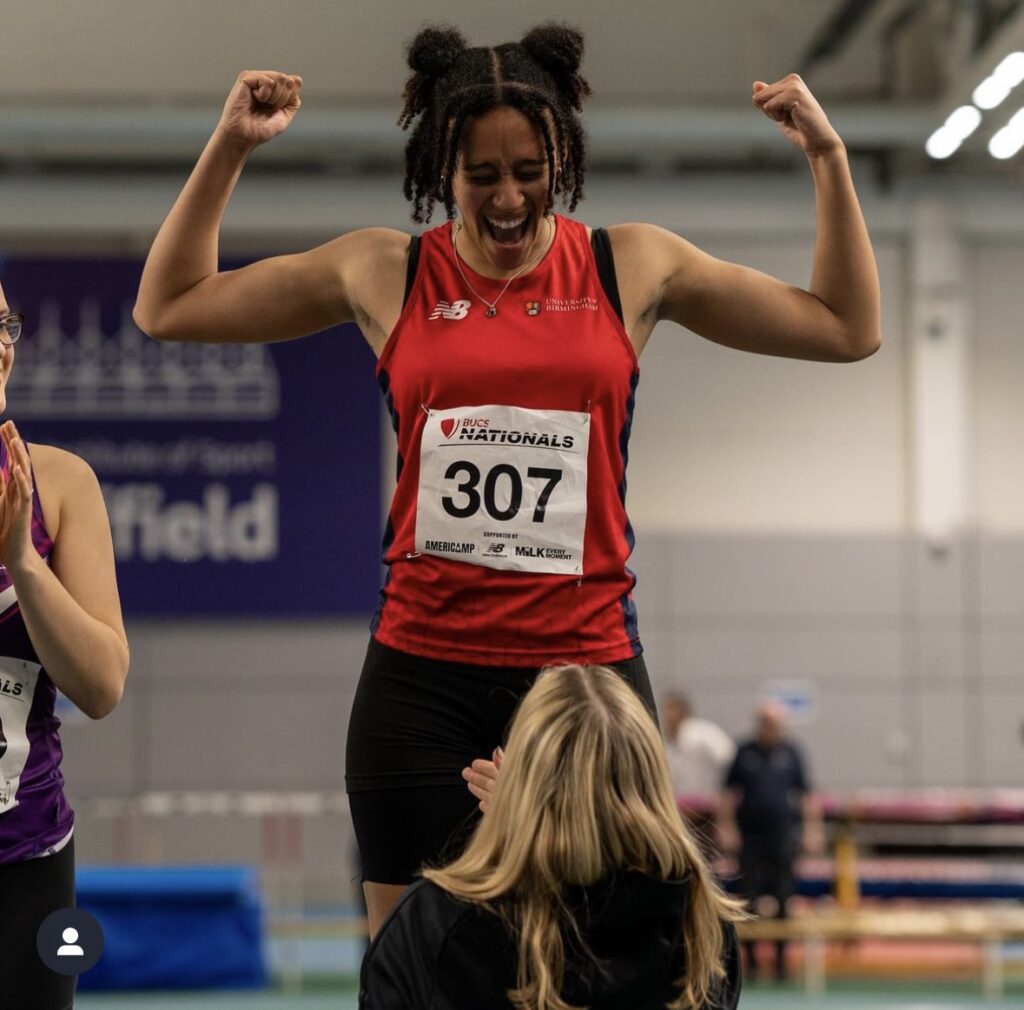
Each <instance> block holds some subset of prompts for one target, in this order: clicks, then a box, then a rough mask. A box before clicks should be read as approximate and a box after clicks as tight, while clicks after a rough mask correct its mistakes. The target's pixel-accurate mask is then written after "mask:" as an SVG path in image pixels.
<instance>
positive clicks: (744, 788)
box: [719, 701, 822, 979]
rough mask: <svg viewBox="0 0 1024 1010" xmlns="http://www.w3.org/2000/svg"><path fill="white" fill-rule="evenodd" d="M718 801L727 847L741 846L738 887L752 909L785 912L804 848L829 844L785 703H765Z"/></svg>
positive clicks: (779, 948) (753, 958) (781, 951)
mask: <svg viewBox="0 0 1024 1010" xmlns="http://www.w3.org/2000/svg"><path fill="white" fill-rule="evenodd" d="M724 786H725V788H724V791H723V794H722V800H721V804H720V807H719V838H720V841H721V845H722V848H723V850H725V851H732V852H735V851H737V850H738V851H739V880H738V884H739V890H740V892H741V893H742V894H744V895H745V896H746V897H747V898H748V899H749V901H750V903H751V911H754V912H757V913H759V914H762V915H768V914H771V915H773V916H774V917H775V918H779V919H785V918H786V917H787V915H788V902H789V898H790V896H791V895H792V893H793V867H794V863H795V862H796V857H797V853H798V851H799V850H800V848H801V844H802V847H803V849H804V851H806V852H819V851H820V850H821V847H822V833H821V814H820V811H819V808H818V804H817V802H816V800H815V799H814V797H813V795H812V793H811V786H810V781H809V779H808V776H807V770H806V763H805V761H804V757H803V754H802V753H801V751H800V748H799V747H798V746H797V745H796V744H795V743H794V742H793V741H792V740H789V739H787V737H786V709H785V708H784V707H783V706H782V705H781V704H779V703H778V702H774V701H769V702H765V703H763V704H762V705H760V706H758V709H757V732H756V735H755V736H754V737H753V738H752V739H750V740H747V741H745V742H743V743H741V744H740V746H739V749H738V750H737V751H736V757H735V759H734V760H733V762H732V766H731V767H730V768H729V771H728V772H727V773H726V777H725V783H724ZM745 948H746V955H747V963H746V973H747V976H748V977H749V978H754V977H755V976H756V974H757V955H756V945H755V944H754V943H747V944H745ZM775 974H776V977H777V978H779V979H782V978H785V976H786V944H785V941H782V940H780V941H778V943H777V944H776V947H775Z"/></svg>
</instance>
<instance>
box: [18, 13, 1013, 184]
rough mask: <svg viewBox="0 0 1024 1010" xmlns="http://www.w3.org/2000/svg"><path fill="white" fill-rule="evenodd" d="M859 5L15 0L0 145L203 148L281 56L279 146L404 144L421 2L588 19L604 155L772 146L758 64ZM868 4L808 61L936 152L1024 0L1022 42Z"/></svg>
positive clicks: (540, 17) (82, 153)
mask: <svg viewBox="0 0 1024 1010" xmlns="http://www.w3.org/2000/svg"><path fill="white" fill-rule="evenodd" d="M851 6H852V0H633V2H628V0H591V2H588V3H586V4H583V3H581V2H580V0H577V2H576V3H570V2H566V0H516V2H515V3H505V4H498V3H495V2H493V0H492V2H490V3H487V2H483V0H475V2H473V3H470V2H467V0H434V2H433V3H432V4H431V6H430V9H429V11H425V9H424V7H423V6H422V5H419V4H417V3H415V2H413V0H379V2H376V3H366V2H363V3H355V2H353V0H289V2H285V3H282V2H280V0H174V2H167V0H88V2H74V3H70V2H68V0H4V2H3V5H2V12H0V13H2V26H3V35H4V43H3V48H4V58H3V65H4V74H3V78H4V84H3V94H2V97H0V117H2V119H3V145H0V157H4V156H6V160H7V163H8V164H9V165H10V164H11V163H12V162H13V163H14V164H15V167H17V163H18V162H19V160H21V161H24V162H30V161H33V160H36V161H38V160H39V159H43V160H47V161H54V160H56V161H60V160H61V159H62V158H67V159H70V160H72V161H77V162H81V161H83V160H84V161H86V162H88V163H90V164H93V165H97V166H102V164H104V163H105V162H106V161H110V162H113V163H116V162H118V161H121V162H123V161H124V160H126V159H129V160H131V159H138V160H143V161H144V160H146V159H147V158H149V159H151V160H152V159H155V160H158V161H167V160H181V161H188V160H191V159H192V158H193V157H194V154H195V150H196V147H197V145H198V144H201V142H202V137H203V136H204V134H205V133H206V132H208V130H209V128H210V127H211V126H212V124H213V122H214V121H215V118H216V115H217V111H218V109H219V107H220V104H221V102H222V100H223V96H224V94H225V93H226V92H227V90H228V88H229V87H230V84H231V82H232V80H233V78H234V76H235V74H236V73H237V71H239V70H241V69H243V68H254V69H263V68H279V69H284V70H288V71H290V72H294V73H300V74H301V75H302V76H303V78H304V80H305V87H304V108H303V112H302V114H301V119H302V120H304V121H305V126H304V127H303V129H302V130H299V129H296V130H295V131H294V133H293V138H292V141H293V142H292V143H291V146H289V145H287V144H278V145H277V146H276V148H275V151H274V155H273V156H276V157H278V158H284V159H287V158H291V159H292V160H299V159H301V158H304V157H310V156H311V154H312V153H313V152H315V151H319V152H320V153H321V154H323V152H328V153H329V154H330V155H331V156H332V157H333V156H337V157H343V156H346V155H347V156H348V157H349V158H350V159H354V160H358V159H359V158H360V157H362V158H378V157H385V158H387V157H394V155H395V152H400V150H401V143H402V138H401V135H400V134H399V133H398V131H397V130H396V129H395V128H394V119H395V117H396V116H397V113H398V109H399V98H398V96H399V94H400V92H401V88H402V85H403V82H404V79H405V76H406V72H407V71H406V67H405V63H404V57H403V48H404V44H405V43H406V42H407V41H408V40H409V38H410V37H411V36H412V35H413V34H415V32H416V30H417V28H418V27H419V26H420V25H421V24H422V23H423V22H424V21H425V20H427V21H429V22H432V23H433V22H441V21H447V22H450V23H453V24H456V25H457V26H459V27H460V28H461V29H462V30H463V32H464V33H465V34H466V36H467V37H468V39H469V40H470V42H471V43H473V44H490V43H496V42H500V41H505V40H508V39H510V38H516V37H518V36H519V35H520V34H521V33H522V32H523V31H524V30H525V29H527V28H529V27H530V26H532V25H534V24H536V23H538V22H540V21H544V20H549V19H560V20H567V21H570V22H572V23H575V24H577V25H578V26H579V27H580V28H581V29H582V30H583V31H584V33H585V35H586V39H587V56H586V60H585V64H584V71H585V73H586V75H587V76H588V77H589V79H590V82H591V85H592V87H593V90H594V97H593V99H592V101H591V104H590V109H591V121H590V128H591V134H592V138H593V140H594V147H595V149H596V153H597V155H598V161H600V155H601V154H602V153H603V154H604V156H605V157H606V158H610V159H614V158H616V157H619V156H620V153H632V154H634V155H637V154H641V155H649V156H650V157H653V158H655V159H657V158H659V157H664V155H663V153H661V150H660V149H661V148H664V147H665V142H666V138H669V139H671V140H672V141H677V142H678V143H679V144H682V145H685V147H686V149H687V150H688V151H690V152H695V154H696V156H698V157H701V158H706V157H709V156H711V155H714V154H715V153H716V152H717V154H718V155H719V156H725V157H728V158H730V159H733V160H736V159H741V158H745V159H747V160H748V161H749V160H753V161H757V160H758V159H760V158H763V157H764V145H765V144H766V143H768V144H770V143H771V142H772V141H773V139H774V138H773V134H772V130H771V124H766V123H764V122H762V121H760V117H758V115H757V114H756V113H755V112H754V111H753V110H752V109H751V108H750V106H749V97H750V91H751V82H752V81H753V80H754V79H755V78H761V79H765V80H772V79H775V78H778V77H781V76H782V75H784V74H785V73H787V72H789V71H793V70H796V71H800V70H803V69H805V68H806V63H805V61H806V56H807V54H808V52H809V50H810V48H811V46H812V44H813V43H814V42H815V40H817V39H820V38H821V36H822V33H823V32H825V31H826V29H827V28H828V26H829V25H830V24H831V23H832V21H833V19H834V18H835V16H836V15H837V13H839V12H842V11H843V10H847V9H849V8H850V7H851ZM860 6H861V7H863V9H864V10H865V11H866V13H865V15H864V16H863V18H862V19H861V20H860V22H859V24H858V25H857V26H856V28H855V29H853V30H851V31H848V32H846V33H845V35H844V36H843V38H842V44H841V45H840V46H839V47H838V50H837V52H836V53H835V54H834V55H833V56H832V57H830V58H828V59H823V60H820V61H818V62H817V63H815V64H814V65H813V66H811V67H810V68H809V69H808V72H807V80H808V82H809V84H810V85H811V87H812V89H813V90H814V91H815V93H816V94H817V95H818V96H819V97H820V98H821V99H822V101H823V103H824V104H825V106H826V110H827V111H829V112H830V113H831V114H832V115H833V116H834V119H835V122H836V123H837V125H840V126H841V128H842V129H843V130H844V131H846V132H847V139H848V142H850V143H851V147H854V148H857V147H859V148H861V149H863V150H870V151H898V150H900V149H904V150H907V151H912V152H913V156H914V159H916V160H917V161H918V162H920V167H921V168H927V163H926V162H925V161H924V159H923V158H922V157H921V155H920V146H921V144H922V143H923V139H924V137H926V136H927V135H928V133H930V132H931V130H932V129H934V128H935V126H937V125H938V123H939V122H941V118H942V116H943V115H944V114H945V111H947V110H945V106H944V103H945V102H946V101H947V99H948V98H949V96H950V95H952V93H953V92H954V91H956V90H957V88H959V89H960V90H963V87H964V85H963V83H962V81H961V80H960V78H961V77H963V78H964V79H966V78H968V77H970V75H971V73H973V72H974V71H973V69H972V68H971V67H970V63H971V56H972V53H971V45H970V43H969V38H970V36H971V33H972V32H973V31H974V30H975V27H976V24H977V19H979V18H981V17H983V16H985V15H989V16H990V15H993V14H997V13H999V12H1000V11H1007V10H1011V9H1014V8H1016V23H1015V24H1016V28H1015V30H1018V31H1019V34H1020V36H1021V42H1020V45H1021V46H1022V47H1024V10H1022V9H1021V8H1024V4H1020V3H1018V2H1017V0H861V3H860ZM901 19H902V20H901ZM1021 101H1022V102H1024V96H1021ZM297 125H298V124H297ZM766 127H767V132H766ZM602 143H604V145H605V146H604V147H603V148H602ZM978 143H979V147H980V140H979V142H978ZM273 156H272V157H273ZM984 160H985V159H981V158H980V157H979V158H978V159H977V161H978V165H979V166H981V167H986V166H985V165H984V164H983V162H984ZM1018 165H1019V159H1018ZM1004 168H1005V167H1004Z"/></svg>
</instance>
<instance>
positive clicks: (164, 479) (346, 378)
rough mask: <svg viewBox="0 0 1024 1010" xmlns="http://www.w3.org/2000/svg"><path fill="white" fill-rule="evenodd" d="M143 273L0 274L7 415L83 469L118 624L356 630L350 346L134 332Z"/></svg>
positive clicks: (365, 448) (345, 334) (373, 433)
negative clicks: (17, 337)
mask: <svg viewBox="0 0 1024 1010" xmlns="http://www.w3.org/2000/svg"><path fill="white" fill-rule="evenodd" d="M141 271H142V265H141V263H140V262H138V261H135V260H93V259H88V260H87V259H80V260H20V261H16V262H12V263H10V264H8V265H7V267H6V269H5V271H4V274H3V277H2V282H3V286H4V292H5V294H6V296H7V300H8V303H9V304H10V306H11V310H12V311H14V312H23V313H24V314H25V317H26V318H25V333H24V334H23V336H22V339H21V341H20V342H19V344H18V345H17V349H16V360H15V365H14V372H13V375H12V377H11V382H10V387H9V391H8V408H7V412H6V416H7V417H10V418H13V419H14V420H15V422H16V423H17V424H18V428H19V431H20V432H21V434H22V436H23V437H24V438H25V440H26V441H27V442H29V443H32V442H41V443H48V444H51V445H58V446H61V447H63V448H66V449H69V450H70V451H72V452H74V453H76V454H78V455H80V456H82V457H84V458H85V459H86V460H88V461H89V463H90V464H91V465H92V467H93V469H94V470H95V471H96V474H97V476H98V477H99V480H100V483H101V485H102V487H103V493H104V497H105V499H106V502H107V509H108V512H109V515H110V521H111V530H112V533H113V537H114V546H115V553H116V556H117V567H118V583H119V587H120V591H121V601H122V605H123V607H124V611H125V613H126V614H133V615H210V616H227V615H255V614H259V615H265V616H267V617H274V616H285V615H311V616H312V615H338V616H340V615H368V614H369V613H370V612H371V611H372V609H373V606H374V603H375V599H376V592H377V586H378V583H379V579H380V560H379V559H380V523H381V514H382V512H381V502H380V483H381V480H380V477H381V475H380V455H381V453H380V437H381V436H380V427H381V425H380V417H381V411H380V395H379V391H378V388H377V385H376V382H375V380H374V375H373V367H374V359H373V354H372V352H371V351H370V350H369V348H368V347H367V346H366V344H365V342H364V340H363V338H362V336H361V335H360V333H359V331H358V330H357V329H356V327H355V326H351V325H349V326H343V327H338V328H337V329H334V330H331V331H328V332H325V333H322V334H318V335H316V336H314V337H307V338H305V339H303V340H298V341H292V342H289V343H285V344H275V345H258V344H247V345H211V344H169V343H160V342H157V341H153V340H150V339H149V338H148V337H145V336H143V335H142V334H141V333H140V332H139V331H138V329H137V327H136V326H135V325H134V323H133V322H132V319H131V307H132V305H133V304H134V301H135V293H136V290H137V288H138V280H139V276H140V274H141ZM259 325H260V322H259V319H257V318H254V319H253V322H252V326H253V336H254V337H256V336H257V335H258V333H259Z"/></svg>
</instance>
